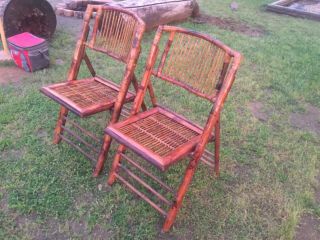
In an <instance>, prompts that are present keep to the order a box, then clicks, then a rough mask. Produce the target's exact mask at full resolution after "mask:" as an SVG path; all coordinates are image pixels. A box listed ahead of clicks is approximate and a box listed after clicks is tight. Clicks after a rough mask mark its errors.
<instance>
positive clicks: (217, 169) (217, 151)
mask: <svg viewBox="0 0 320 240" xmlns="http://www.w3.org/2000/svg"><path fill="white" fill-rule="evenodd" d="M214 135H215V141H214V144H215V147H214V172H215V174H216V177H219V176H220V121H218V122H217V125H216V127H215V129H214Z"/></svg>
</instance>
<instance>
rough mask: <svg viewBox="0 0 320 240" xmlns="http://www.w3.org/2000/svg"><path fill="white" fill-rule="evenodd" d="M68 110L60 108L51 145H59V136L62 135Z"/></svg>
mask: <svg viewBox="0 0 320 240" xmlns="http://www.w3.org/2000/svg"><path fill="white" fill-rule="evenodd" d="M68 112H69V110H68V109H66V108H65V107H61V108H60V112H59V117H58V121H57V124H56V128H55V129H54V137H53V143H54V144H59V143H60V142H61V134H62V133H63V128H62V127H63V126H64V125H65V124H66V117H67V116H68Z"/></svg>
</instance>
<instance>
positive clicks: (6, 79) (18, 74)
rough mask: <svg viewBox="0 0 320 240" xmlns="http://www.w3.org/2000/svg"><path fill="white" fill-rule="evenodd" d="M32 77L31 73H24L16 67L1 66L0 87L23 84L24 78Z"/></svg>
mask: <svg viewBox="0 0 320 240" xmlns="http://www.w3.org/2000/svg"><path fill="white" fill-rule="evenodd" d="M29 76H30V73H27V72H25V71H23V70H22V69H20V68H18V67H15V66H3V67H2V66H0V85H5V84H9V83H16V82H21V81H22V80H23V79H24V78H27V77H29Z"/></svg>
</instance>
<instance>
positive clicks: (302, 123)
mask: <svg viewBox="0 0 320 240" xmlns="http://www.w3.org/2000/svg"><path fill="white" fill-rule="evenodd" d="M290 124H291V125H292V126H293V127H296V128H299V129H302V130H305V131H309V132H313V133H316V134H318V135H320V109H319V108H317V107H315V106H312V105H307V106H306V111H305V112H303V113H292V114H291V116H290Z"/></svg>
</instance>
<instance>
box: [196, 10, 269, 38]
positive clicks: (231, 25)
mask: <svg viewBox="0 0 320 240" xmlns="http://www.w3.org/2000/svg"><path fill="white" fill-rule="evenodd" d="M193 22H194V23H198V24H212V25H215V26H217V27H219V28H221V29H225V30H229V31H233V32H237V33H241V34H244V35H247V36H250V37H262V36H263V35H265V34H266V33H267V31H266V30H265V29H264V28H263V27H262V26H257V25H256V26H250V25H249V24H248V23H245V22H240V21H239V20H236V19H233V18H220V17H215V16H210V15H207V14H204V13H201V14H200V15H199V16H198V17H196V18H194V19H193Z"/></svg>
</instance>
